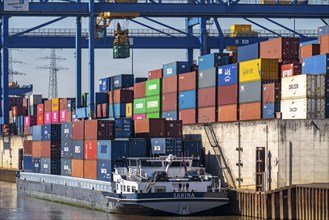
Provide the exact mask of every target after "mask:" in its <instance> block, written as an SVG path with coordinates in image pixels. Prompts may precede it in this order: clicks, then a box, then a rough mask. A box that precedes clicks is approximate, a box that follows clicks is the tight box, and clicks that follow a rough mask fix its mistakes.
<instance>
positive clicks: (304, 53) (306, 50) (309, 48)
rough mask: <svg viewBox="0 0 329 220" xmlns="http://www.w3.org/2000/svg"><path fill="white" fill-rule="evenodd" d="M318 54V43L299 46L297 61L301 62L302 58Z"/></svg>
mask: <svg viewBox="0 0 329 220" xmlns="http://www.w3.org/2000/svg"><path fill="white" fill-rule="evenodd" d="M319 54H320V44H309V45H305V46H301V47H300V54H299V62H300V63H302V62H303V58H305V57H311V56H315V55H319Z"/></svg>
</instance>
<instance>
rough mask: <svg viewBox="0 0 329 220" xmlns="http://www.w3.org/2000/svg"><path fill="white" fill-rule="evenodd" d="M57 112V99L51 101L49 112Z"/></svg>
mask: <svg viewBox="0 0 329 220" xmlns="http://www.w3.org/2000/svg"><path fill="white" fill-rule="evenodd" d="M58 110H59V98H56V99H52V100H51V111H52V112H54V111H58Z"/></svg>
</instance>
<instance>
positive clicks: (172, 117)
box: [161, 110, 178, 120]
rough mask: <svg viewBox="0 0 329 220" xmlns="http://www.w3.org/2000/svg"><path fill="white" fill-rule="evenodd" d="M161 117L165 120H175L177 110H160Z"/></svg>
mask: <svg viewBox="0 0 329 220" xmlns="http://www.w3.org/2000/svg"><path fill="white" fill-rule="evenodd" d="M161 118H165V119H166V120H177V119H178V115H177V110H174V111H167V112H162V113H161Z"/></svg>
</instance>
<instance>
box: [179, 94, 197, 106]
mask: <svg viewBox="0 0 329 220" xmlns="http://www.w3.org/2000/svg"><path fill="white" fill-rule="evenodd" d="M178 108H179V110H182V109H191V108H196V91H195V90H190V91H184V92H180V93H179V96H178Z"/></svg>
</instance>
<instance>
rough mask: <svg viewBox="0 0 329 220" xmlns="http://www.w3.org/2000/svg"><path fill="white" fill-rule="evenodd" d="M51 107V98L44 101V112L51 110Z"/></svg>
mask: <svg viewBox="0 0 329 220" xmlns="http://www.w3.org/2000/svg"><path fill="white" fill-rule="evenodd" d="M51 108H52V101H51V100H46V101H45V108H44V112H51Z"/></svg>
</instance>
